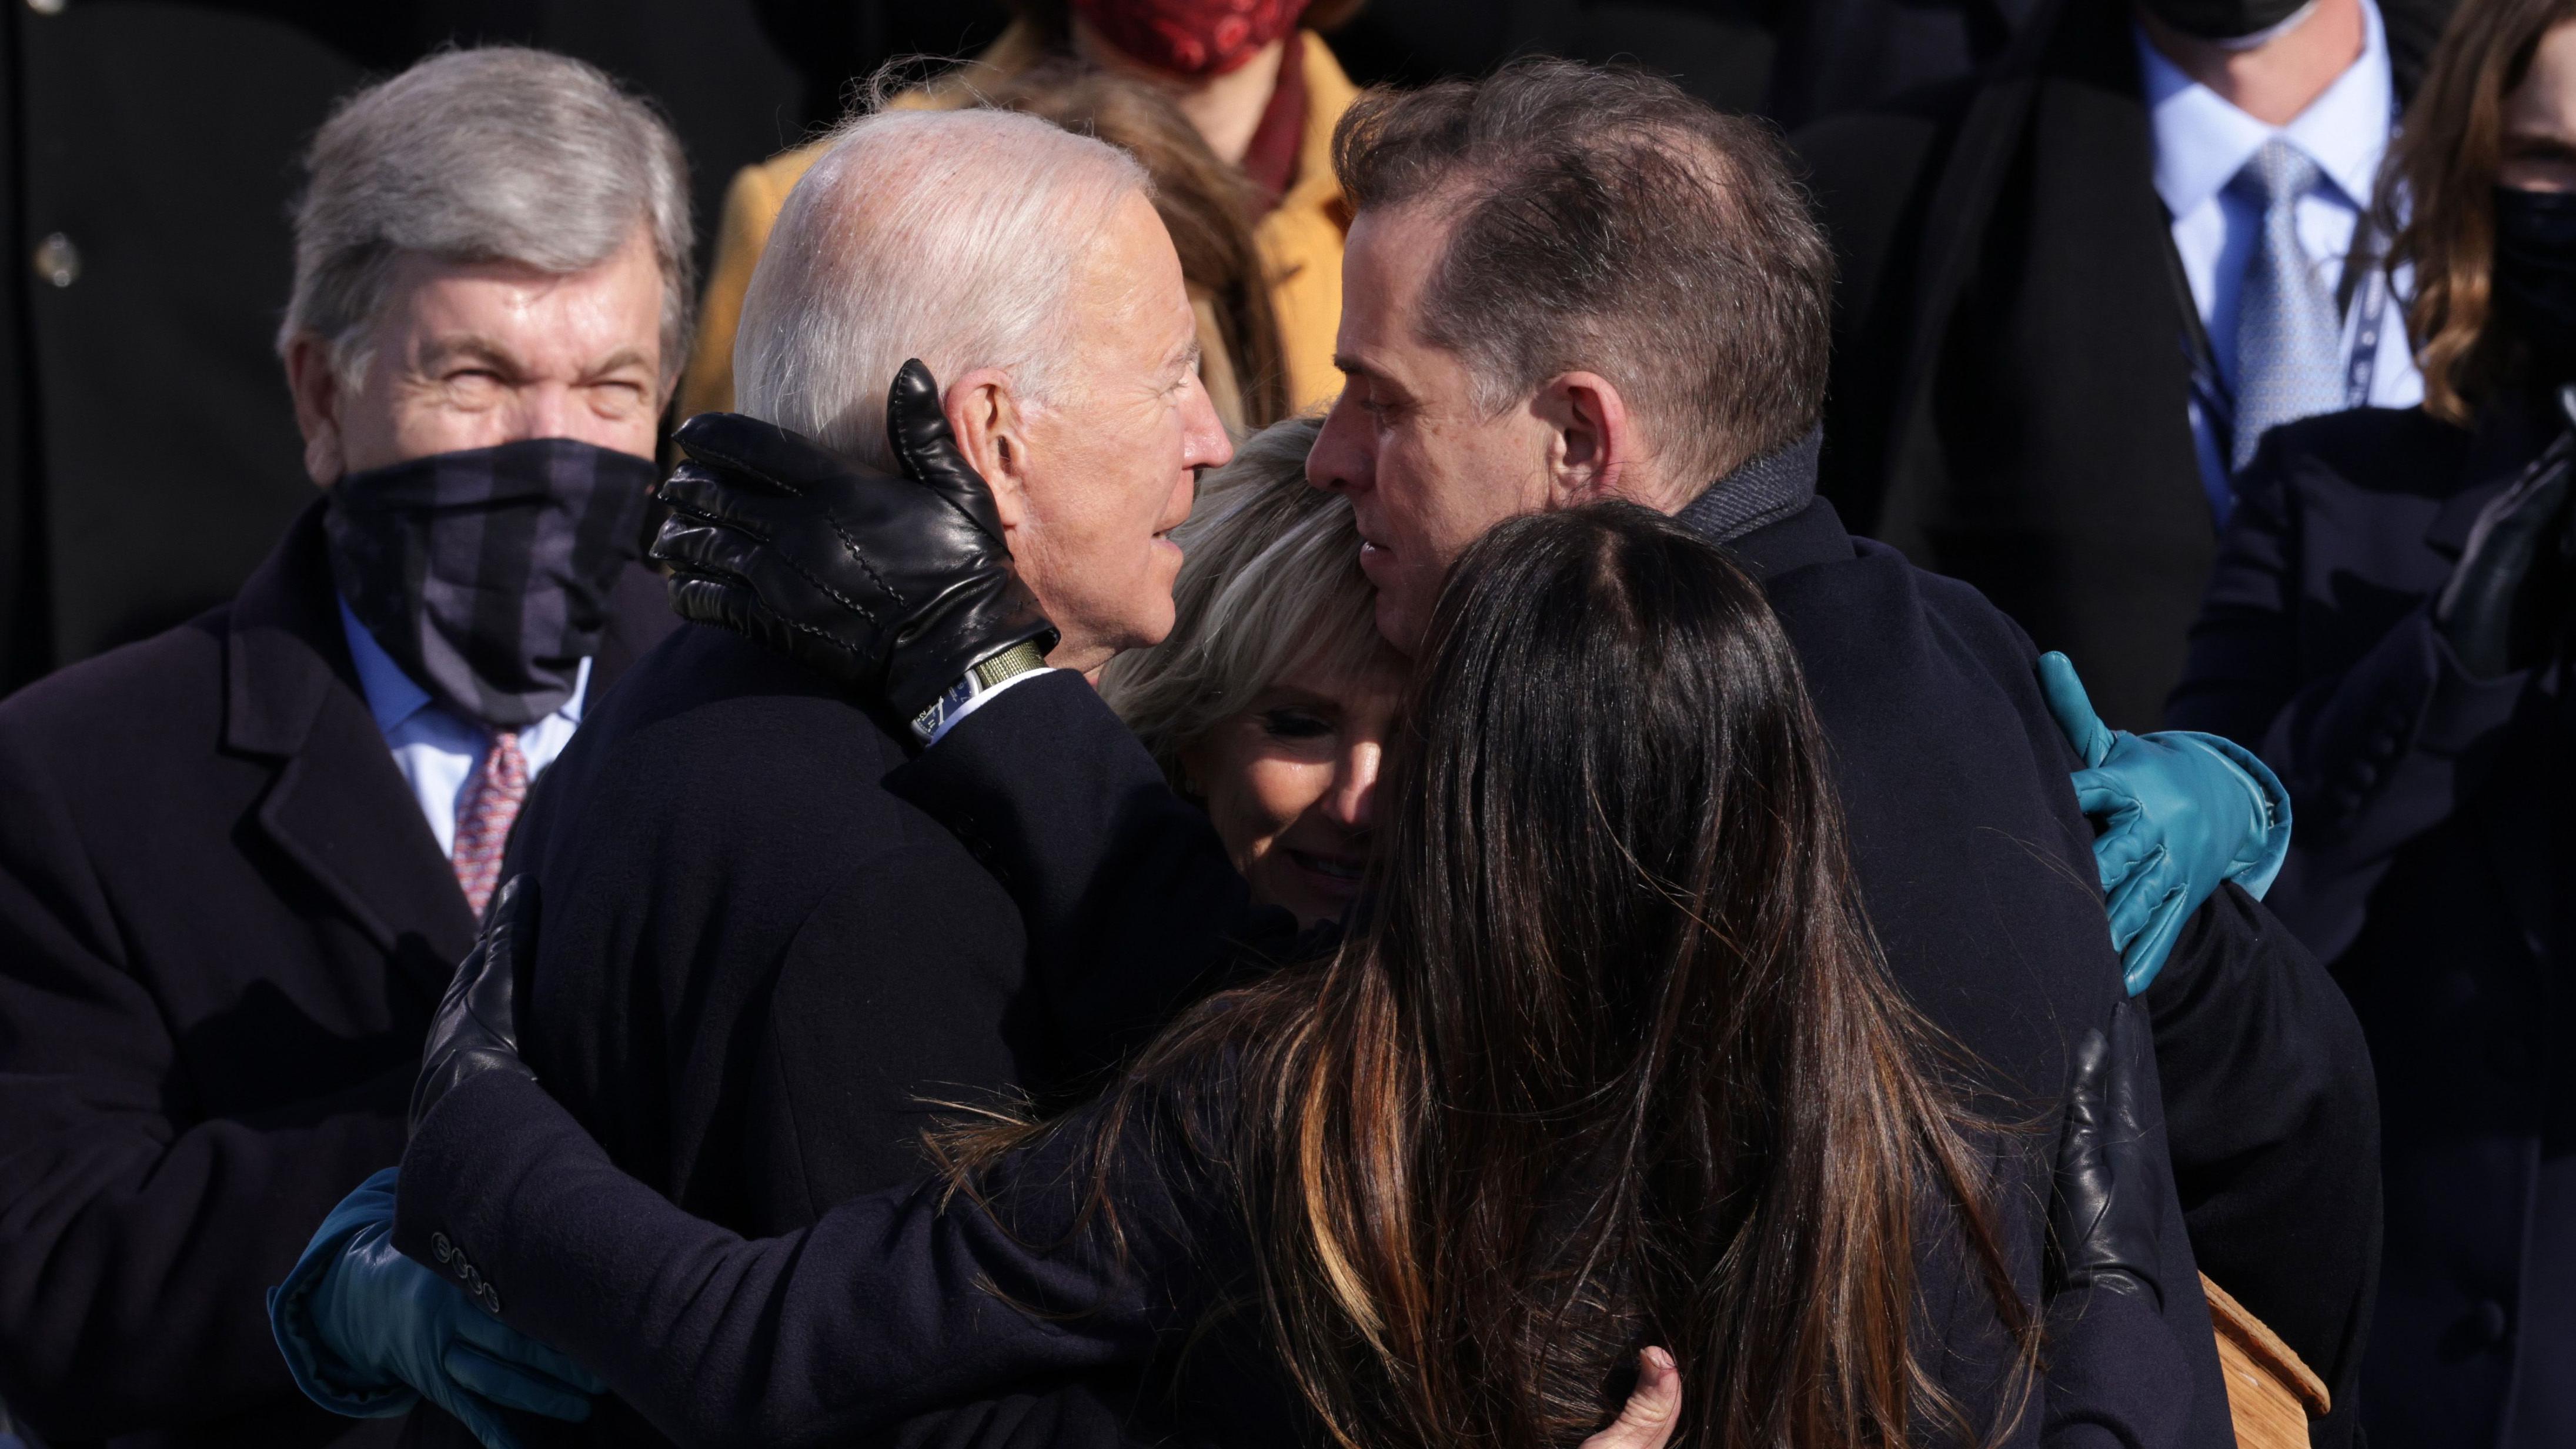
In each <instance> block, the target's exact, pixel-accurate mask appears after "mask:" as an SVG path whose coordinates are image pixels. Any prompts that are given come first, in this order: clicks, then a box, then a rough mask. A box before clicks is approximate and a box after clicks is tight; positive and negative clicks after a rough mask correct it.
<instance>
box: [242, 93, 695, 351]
mask: <svg viewBox="0 0 2576 1449" xmlns="http://www.w3.org/2000/svg"><path fill="white" fill-rule="evenodd" d="M304 175H305V182H304V192H303V195H302V196H301V197H300V198H299V199H298V200H297V202H296V204H295V290H294V292H293V294H292V296H291V297H290V298H289V300H288V302H287V304H286V320H285V322H284V324H283V325H281V326H280V327H279V328H278V333H277V350H278V352H279V353H280V354H281V355H283V354H284V353H285V351H286V349H287V346H288V344H290V343H291V342H293V341H294V339H295V337H296V335H297V334H299V333H307V332H309V333H312V334H314V335H317V336H319V337H321V338H322V339H323V341H324V342H325V343H326V344H328V346H329V347H330V349H331V368H332V371H333V372H335V373H337V374H339V376H340V379H341V381H342V383H343V385H345V386H347V387H350V388H352V389H355V388H356V387H357V386H358V385H359V384H360V382H361V381H362V380H363V378H364V377H365V374H366V370H367V362H368V358H367V353H366V349H365V347H364V346H363V344H362V339H363V338H364V336H365V334H366V332H367V330H368V329H369V328H370V327H371V326H372V325H373V324H374V322H375V320H376V316H377V313H378V311H379V309H381V308H382V307H383V305H384V301H385V278H386V274H387V273H388V271H389V270H390V269H391V268H392V265H393V262H394V259H395V258H396V257H397V256H398V255H400V254H401V253H404V252H419V253H422V254H425V255H427V256H431V257H435V258H437V259H438V260H440V261H444V262H496V261H499V262H516V263H519V264H520V265H523V266H529V267H534V268H536V269H538V270H539V271H543V272H552V273H556V274H558V275H562V274H569V273H572V272H580V271H587V270H589V269H590V268H592V267H595V266H597V265H599V264H600V263H601V262H604V261H607V260H608V259H609V258H610V257H613V256H615V255H616V254H617V253H618V251H619V250H620V249H621V248H623V247H625V246H626V244H627V243H628V242H630V241H632V240H633V239H634V236H635V233H636V231H637V229H638V228H642V229H644V230H645V231H647V232H648V233H649V234H650V236H651V237H652V241H653V254H654V260H655V262H656V263H657V264H658V265H659V266H660V268H661V273H662V369H663V380H664V381H665V382H667V381H669V380H670V379H671V378H672V377H675V376H677V375H678V373H679V368H680V364H681V363H682V361H684V360H685V358H686V355H687V353H688V347H689V316H690V311H691V307H692V305H693V303H694V302H695V300H696V292H697V282H696V278H695V276H694V275H693V273H694V270H695V265H696V264H695V260H694V251H693V248H694V246H695V242H694V239H693V238H692V236H691V233H690V228H689V169H688V162H687V161H686V160H685V159H684V158H683V156H682V155H681V151H680V142H679V138H678V137H676V136H673V135H672V134H671V128H670V127H668V126H666V125H664V124H663V123H662V120H661V118H660V117H659V116H657V115H655V114H654V113H653V108H652V107H651V106H649V105H647V104H645V103H644V102H643V101H641V100H638V99H636V98H635V97H633V96H631V95H628V94H627V93H625V92H624V91H621V90H619V89H618V88H617V83H616V82H615V81H612V80H610V79H609V78H608V77H607V75H605V74H604V73H602V72H601V71H600V70H599V69H598V68H597V67H595V66H591V65H587V64H584V63H583V62H581V61H578V60H574V59H572V58H571V57H569V56H562V55H555V54H552V53H551V52H548V51H542V50H530V49H527V48H526V47H524V46H510V45H494V46H484V47H481V48H479V49H474V50H455V51H448V52H446V53H444V54H441V55H433V56H431V57H430V58H429V59H427V60H424V61H422V62H420V63H419V64H418V65H415V66H413V67H412V68H411V69H409V70H406V71H404V72H403V73H402V74H400V75H398V76H395V77H394V78H393V79H391V80H387V81H382V82H379V83H378V84H375V85H372V86H369V87H367V88H366V89H364V90H362V91H359V92H358V93H357V94H355V95H352V96H350V97H349V98H348V99H347V100H345V101H342V102H341V103H340V105H339V107H338V108H337V109H335V110H333V111H332V113H331V118H330V119H329V120H327V121H325V122H323V123H322V129H321V131H320V132H319V133H318V134H316V135H315V136H314V138H313V146H312V148H311V149H310V150H309V151H307V152H306V153H305V156H304Z"/></svg>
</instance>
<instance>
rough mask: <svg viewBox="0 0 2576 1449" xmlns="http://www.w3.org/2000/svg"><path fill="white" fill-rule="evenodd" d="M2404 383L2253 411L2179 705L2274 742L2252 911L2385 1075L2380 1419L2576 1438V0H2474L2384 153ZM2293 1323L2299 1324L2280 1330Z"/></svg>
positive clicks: (2458, 1437) (2353, 1333)
mask: <svg viewBox="0 0 2576 1449" xmlns="http://www.w3.org/2000/svg"><path fill="white" fill-rule="evenodd" d="M2383 188H2384V189H2383V195H2382V200H2381V211H2382V213H2383V215H2382V222H2381V225H2382V227H2383V229H2384V230H2385V231H2386V232H2388V233H2390V234H2393V235H2394V237H2395V242H2394V246H2393V254H2392V257H2391V261H2392V264H2393V265H2394V266H2396V267H2399V268H2401V269H2404V270H2405V271H2407V272H2410V273H2411V276H2412V283H2413V289H2414V292H2413V302H2412V305H2411V308H2410V311H2409V316H2408V324H2409V325H2408V330H2409V333H2410V334H2411V339H2412V341H2413V343H2414V346H2415V351H2416V356H2417V359H2418V361H2419V362H2420V364H2421V367H2422V370H2423V375H2424V404H2423V406H2422V407H2420V408H2409V409H2403V410H2398V409H2362V410H2357V411H2353V412H2346V413H2339V414H2335V415H2332V416H2329V417H2323V418H2316V419H2311V420H2309V421H2307V422H2303V423H2299V424H2296V425H2293V426H2291V427H2287V428H2282V429H2279V430H2277V431H2275V432H2274V433H2272V434H2271V435H2270V436H2269V438H2268V439H2267V440H2266V441H2265V443H2264V445H2263V447H2262V450H2261V451H2260V452H2259V453H2258V454H2257V455H2256V457H2255V459H2254V461H2253V463H2252V464H2251V465H2250V467H2249V468H2248V470H2247V472H2246V474H2245V476H2244V478H2243V479H2242V481H2241V482H2240V484H2239V487H2238V494H2239V498H2240V500H2241V501H2240V503H2239V506H2238V508H2237V511H2236V513H2235V516H2234V517H2233V519H2232V520H2231V521H2230V523H2229V525H2228V528H2227V531H2226V534H2225V537H2224V538H2223V539H2222V541H2221V545H2220V554H2219V562H2218V566H2217V571H2216V573H2215V574H2214V575H2213V578H2212V581H2211V585H2210V592H2209V596H2208V601H2207V604H2206V605H2205V607H2204V609H2203V612H2202V614H2201V618H2200V621H2199V623H2198V625H2197V626H2196V628H2195V629H2194V631H2193V637H2192V651H2191V660H2190V666H2189V668H2188V670H2187V671H2186V673H2185V677H2184V681H2183V684H2182V686H2181V687H2180V688H2179V689H2178V690H2177V691H2176V692H2175V695H2174V698H2173V702H2172V707H2171V710H2170V714H2169V718H2170V720H2171V722H2172V723H2174V724H2176V725H2181V726H2185V727H2189V728H2195V729H2203V730H2210V731H2214V732H2216V733H2220V734H2224V735H2228V736H2230V737H2232V738H2234V739H2236V740H2237V741H2238V742H2240V743H2242V744H2244V745H2246V746H2247V747H2249V748H2252V749H2254V750H2256V751H2258V752H2259V753H2261V754H2262V755H2263V756H2264V758H2265V759H2266V760H2268V761H2269V762H2270V763H2271V765H2272V767H2273V768H2274V769H2275V770H2276V771H2278V772H2279V774H2280V776H2281V778H2282V780H2283V781H2284V782H2286V783H2287V785H2288V786H2289V789H2290V793H2291V795H2292V796H2293V797H2294V798H2295V799H2296V801H2297V804H2298V812H2299V833H2298V836H2297V839H2296V840H2295V841H2294V842H2293V844H2292V847H2291V850H2290V853H2289V857H2288V860H2287V862H2286V864H2285V865H2284V867H2283V870H2282V873H2281V876H2280V880H2279V883H2278V884H2277V885H2276V886H2275V887H2274V888H2273V890H2272V893H2271V895H2270V896H2269V897H2268V899H2267V904H2269V905H2270V906H2271V907H2272V908H2273V910H2274V911H2276V912H2277V913H2279V915H2280V917H2281V919H2282V920H2283V921H2284V922H2286V923H2287V924H2288V925H2289V926H2290V927H2291V928H2292V929H2293V930H2294V931H2296V932H2298V933H2299V935H2300V936H2301V937H2302V938H2304V939H2305V940H2306V942H2307V944H2308V945H2309V946H2310V947H2311V948H2312V949H2314V951H2315V952H2316V954H2317V956H2318V957H2319V958H2320V959H2322V960H2324V961H2326V962H2327V963H2329V966H2330V967H2331V969H2332V970H2333V972H2334V974H2335V977H2336V979H2337V980H2338V981H2339V982H2340V983H2341V984H2342V986H2343V988H2344V990H2345V992H2346V993H2347V994H2348V995H2349V996H2350V997H2351V999H2352V1002H2353V1006H2354V1008H2355V1011H2356V1012H2357V1014H2358V1015H2359V1017H2360V1019H2361V1023H2362V1027H2363V1030H2364V1031H2365V1032H2366V1033H2367V1035H2368V1038H2369V1042H2370V1054H2371V1058H2372V1061H2373V1064H2374V1066H2375V1067H2376V1069H2377V1073H2378V1078H2379V1098H2380V1102H2381V1103H2382V1121H2383V1137H2382V1149H2381V1150H2382V1154H2383V1162H2384V1172H2385V1180H2386V1187H2387V1193H2386V1200H2387V1227H2386V1249H2385V1256H2384V1259H2383V1268H2382V1274H2381V1278H2380V1292H2379V1297H2378V1304H2377V1311H2376V1314H2375V1316H2373V1317H2372V1318H2370V1319H2369V1320H2367V1321H2366V1322H2361V1323H2354V1324H2350V1325H2348V1326H2347V1328H2346V1333H2347V1335H2348V1337H2349V1338H2350V1339H2354V1340H2357V1338H2358V1336H2359V1335H2360V1333H2361V1332H2362V1330H2363V1329H2364V1328H2365V1327H2366V1328H2367V1329H2368V1330H2369V1346H2368V1349H2367V1357H2366V1359H2365V1360H2364V1361H2363V1365H2362V1377H2363V1382H2364V1384H2365V1386H2366V1389H2365V1392H2364V1393H2363V1395H2362V1398H2361V1406H2362V1416H2363V1423H2364V1426H2365V1427H2366V1429H2367V1430H2368V1432H2369V1435H2370V1437H2371V1438H2372V1440H2374V1441H2376V1442H2380V1443H2388V1444H2414V1443H2443V1444H2487V1443H2509V1444H2565V1443H2569V1442H2571V1441H2576V1374H2571V1373H2569V1372H2568V1371H2567V1368H2566V1365H2567V1364H2568V1363H2569V1361H2570V1360H2571V1357H2576V1158H2571V1157H2569V1156H2568V1155H2566V1154H2565V1152H2564V1151H2563V1150H2562V1149H2561V1146H2560V1144H2561V1143H2563V1141H2564V1140H2565V1138H2566V1135H2567V1132H2568V1130H2569V1125H2570V1123H2571V1121H2576V1118H2571V1116H2570V1108H2569V1105H2568V1104H2569V1102H2570V1101H2571V1098H2570V1096H2569V1086H2568V1083H2569V1081H2570V1076H2569V1074H2568V1071H2567V1069H2566V1068H2565V1067H2564V1066H2563V1065H2553V1063H2563V1062H2564V1061H2565V1059H2566V1058H2565V1052H2564V1048H2563V1043H2564V1042H2565V1041H2566V1040H2567V1039H2568V1038H2569V1036H2570V1034H2571V1032H2576V1006H2571V1002H2576V997H2571V996H2570V995H2569V993H2568V992H2567V990H2566V988H2565V987H2564V985H2563V984H2561V983H2563V981H2564V978H2565V975H2566V972H2567V970H2568V967H2569V963H2570V960H2571V951H2570V947H2571V944H2576V941H2571V936H2570V930H2571V926H2570V918H2569V917H2568V915H2567V913H2566V910H2565V902H2566V901H2567V900H2568V899H2569V891H2568V882H2569V874H2568V871H2569V857H2568V855H2567V853H2566V845H2565V841H2564V834H2565V824H2564V822H2565V820H2566V819H2567V817H2568V814H2569V812H2570V809H2571V807H2576V780H2571V777H2570V775H2569V773H2568V768H2567V761H2568V760H2569V758H2570V757H2571V755H2576V718H2571V717H2570V715H2569V713H2568V707H2567V703H2566V700H2567V682H2568V662H2569V637H2570V636H2569V621H2570V613H2571V609H2576V531H2571V530H2576V521H2571V512H2570V504H2569V496H2570V490H2571V484H2570V469H2569V459H2570V457H2571V456H2572V455H2576V436H2571V425H2570V420H2571V417H2576V3H2571V0H2463V3H2462V4H2461V6H2460V8H2459V11H2458V12H2457V14H2456V15H2455V16H2454V17H2453V18H2452V21H2451V25H2450V29H2449V31H2448V32H2447V33H2446V34H2445V35H2444V37H2443V39H2442V42H2441V44H2440V47H2439V48H2438V49H2437V50H2436V51H2435V53H2434V55H2433V59H2432V62H2431V65H2430V68H2429V70H2428V72H2427V74H2426V76H2425V80H2424V85H2423V88H2422V90H2421V91H2420V92H2419V93H2418V94H2417V96H2416V99H2415V102H2414V105H2413V107H2412V108H2411V109H2410V110H2409V111H2408V113H2407V116H2406V123H2405V126H2404V127H2403V129H2402V130H2401V131H2400V133H2399V135H2398V138H2397V140H2396V143H2395V146H2394V149H2393V150H2392V152H2391V159H2390V169H2389V173H2388V175H2387V177H2386V178H2385V180H2384V183H2383ZM2285 1331H2286V1330H2285Z"/></svg>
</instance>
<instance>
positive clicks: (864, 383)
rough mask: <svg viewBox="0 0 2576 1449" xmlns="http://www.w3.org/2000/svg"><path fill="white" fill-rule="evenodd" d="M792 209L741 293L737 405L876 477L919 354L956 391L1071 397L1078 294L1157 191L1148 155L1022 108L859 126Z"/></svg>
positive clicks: (910, 114) (917, 115)
mask: <svg viewBox="0 0 2576 1449" xmlns="http://www.w3.org/2000/svg"><path fill="white" fill-rule="evenodd" d="M826 144H827V148H828V149H826V150H825V152H824V154H823V156H822V157H821V159H819V160H817V161H816V162H815V163H814V166H813V168H812V169H811V170H809V171H807V172H806V173H805V177H804V179H803V180H801V181H799V182H798V183H797V184H796V189H795V190H794V191H793V192H791V193H790V194H789V195H788V198H787V204H786V206H785V208H784V209H782V210H781V211H780V212H779V215H778V223H777V225H776V227H775V228H773V229H772V230H771V232H770V234H769V244H768V246H767V247H766V248H765V249H764V250H763V251H762V253H761V257H760V265H759V266H758V267H757V268H756V269H755V270H754V271H753V272H752V276H751V286H750V288H749V290H748V291H747V292H745V294H744V296H743V302H742V323H741V326H740V327H739V328H738V329H737V330H736V332H735V334H734V344H733V375H734V399H735V406H736V407H738V408H740V409H741V410H742V411H743V412H745V413H748V414H750V415H751V416H753V417H756V418H761V419H764V420H766V421H768V422H773V423H776V424H778V425H779V426H780V427H782V428H785V429H787V430H788V431H790V432H795V433H802V434H804V435H805V436H807V437H809V438H813V439H815V440H816V441H818V442H821V443H823V444H824V445H826V446H828V447H831V448H834V449H837V450H839V451H841V452H843V453H845V454H848V455H849V456H851V457H854V458H857V459H859V460H861V461H863V462H868V463H872V464H875V465H876V466H878V467H891V466H892V465H893V458H892V456H891V455H890V454H889V452H888V450H887V448H886V439H885V399H886V388H887V385H888V384H889V383H891V382H892V381H893V380H894V375H895V371H896V369H898V368H900V367H901V366H902V365H903V363H904V361H905V359H907V358H913V357H918V358H920V359H921V360H922V362H923V363H924V364H926V365H927V366H928V367H929V368H930V371H931V375H932V376H934V377H936V378H938V379H939V380H940V381H941V383H942V384H943V385H944V384H945V383H947V382H948V381H949V380H951V379H953V378H955V377H957V376H959V375H961V374H963V373H966V372H969V371H972V370H974V369H976V368H980V367H993V368H999V369H1001V370H1002V372H1003V373H1004V374H1005V375H1006V376H1008V377H1009V379H1010V385H1011V388H1012V391H1013V393H1014V394H1015V395H1016V396H1017V397H1018V398H1020V399H1021V400H1022V401H1024V402H1032V403H1039V404H1044V403H1047V402H1050V401H1053V400H1057V399H1060V398H1061V397H1063V396H1064V395H1065V394H1066V392H1067V390H1068V388H1070V387H1071V386H1072V385H1073V384H1074V383H1075V382H1076V381H1077V379H1076V378H1075V377H1073V375H1072V373H1073V367H1072V363H1073V352H1074V344H1075V342H1076V340H1077V334H1078V332H1079V328H1078V326H1077V325H1072V324H1073V319H1070V318H1068V317H1067V315H1066V308H1067V305H1068V296H1067V294H1068V293H1069V292H1070V291H1071V289H1072V287H1073V284H1074V282H1075V280H1076V278H1077V277H1078V276H1079V275H1080V273H1081V263H1082V262H1083V260H1084V259H1085V258H1086V257H1087V256H1088V255H1089V254H1090V252H1091V249H1092V247H1093V246H1094V245H1095V244H1096V243H1097V241H1098V239H1099V237H1100V236H1101V234H1102V232H1103V231H1104V230H1105V229H1106V227H1107V224H1108V222H1109V219H1110V217H1111V216H1112V215H1113V214H1114V213H1115V212H1116V210H1117V208H1118V207H1119V205H1120V204H1121V203H1122V202H1124V201H1125V200H1126V198H1128V197H1129V196H1131V195H1133V196H1145V197H1150V196H1151V195H1152V183H1151V182H1150V181H1148V180H1147V179H1146V175H1145V170H1144V168H1143V167H1141V166H1139V165H1137V164H1136V161H1135V158H1133V157H1131V156H1129V155H1128V154H1127V153H1126V152H1124V151H1121V150H1119V149H1117V148H1116V147H1114V146H1110V145H1107V144H1105V143H1103V142H1101V141H1098V140H1094V139H1092V138H1090V137H1087V136H1077V135H1075V134H1073V133H1072V132H1070V131H1066V130H1064V129H1062V128H1060V127H1057V126H1055V125H1053V124H1051V123H1049V122H1046V121H1042V120H1039V119H1037V118H1035V117H1033V116H1024V115H1019V114H1016V113H1013V112H1008V111H993V110H965V111H879V112H876V113H874V114H872V115H864V116H860V117H858V118H856V119H854V120H851V121H848V122H846V123H844V124H843V125H842V126H841V127H840V129H839V130H837V131H835V132H834V133H833V134H832V136H831V137H830V138H829V140H828V141H827V143H826Z"/></svg>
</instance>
